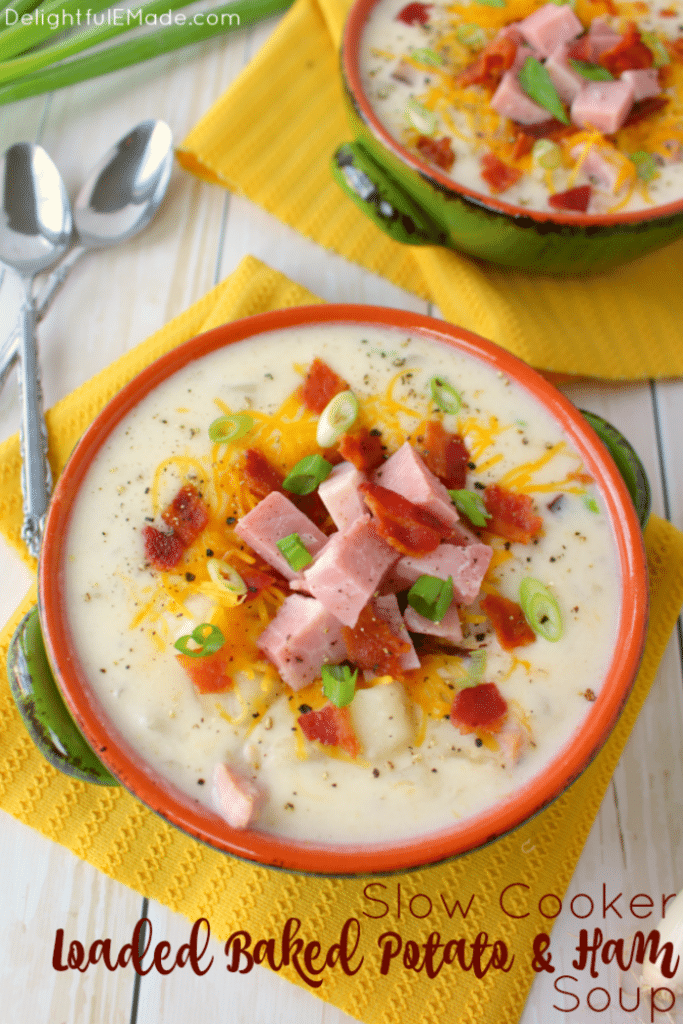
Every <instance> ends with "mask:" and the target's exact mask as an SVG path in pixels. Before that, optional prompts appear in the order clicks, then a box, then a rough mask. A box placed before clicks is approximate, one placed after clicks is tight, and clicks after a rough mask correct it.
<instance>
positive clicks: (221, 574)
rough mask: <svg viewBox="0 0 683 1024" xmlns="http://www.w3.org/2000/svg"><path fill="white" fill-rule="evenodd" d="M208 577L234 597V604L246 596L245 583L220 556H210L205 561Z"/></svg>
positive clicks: (240, 601) (239, 602)
mask: <svg viewBox="0 0 683 1024" xmlns="http://www.w3.org/2000/svg"><path fill="white" fill-rule="evenodd" d="M206 568H207V570H208V573H209V578H210V579H211V581H212V582H213V583H215V584H216V585H217V586H219V587H221V589H222V590H225V591H226V592H227V594H228V595H230V596H231V597H233V598H234V603H235V604H241V603H242V602H243V601H244V600H245V599H246V596H247V585H246V583H245V582H244V580H243V579H242V577H241V576H240V574H239V573H238V572H237V570H236V569H233V567H232V566H231V565H228V563H227V562H224V561H223V559H222V558H210V559H209V560H208V562H207V563H206Z"/></svg>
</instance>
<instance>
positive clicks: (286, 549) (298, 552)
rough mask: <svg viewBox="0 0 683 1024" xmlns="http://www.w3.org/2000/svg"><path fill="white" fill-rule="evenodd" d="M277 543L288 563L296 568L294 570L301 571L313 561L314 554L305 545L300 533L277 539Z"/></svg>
mask: <svg viewBox="0 0 683 1024" xmlns="http://www.w3.org/2000/svg"><path fill="white" fill-rule="evenodd" d="M275 544H276V546H277V548H278V549H279V550H280V551H281V552H282V554H283V555H284V557H285V559H286V560H287V565H288V566H289V567H290V569H294V572H299V570H300V569H304V568H305V567H306V566H307V565H310V564H311V562H312V561H313V556H312V555H311V553H310V551H307V550H306V548H305V547H304V545H303V542H302V540H301V537H300V536H299V534H298V533H290V534H289V536H288V537H283V538H282V540H277V541H275Z"/></svg>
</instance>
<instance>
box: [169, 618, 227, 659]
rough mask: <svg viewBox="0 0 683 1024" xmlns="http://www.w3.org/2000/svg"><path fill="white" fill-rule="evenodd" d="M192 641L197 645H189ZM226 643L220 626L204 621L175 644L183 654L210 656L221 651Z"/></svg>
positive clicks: (189, 656) (199, 656) (192, 656)
mask: <svg viewBox="0 0 683 1024" xmlns="http://www.w3.org/2000/svg"><path fill="white" fill-rule="evenodd" d="M207 630H208V632H207ZM190 642H192V643H194V644H196V645H197V646H196V647H189V646H188V644H189V643H190ZM224 643H225V637H224V636H223V634H222V633H221V631H220V629H219V628H218V626H212V625H211V623H210V622H202V624H201V625H200V626H197V628H196V629H193V630H192V632H191V633H188V634H187V635H186V636H181V637H179V639H178V640H176V642H175V643H174V644H173V646H174V647H175V649H176V650H177V651H180V653H181V654H186V655H187V657H188V658H208V656H209V655H210V654H215V653H216V651H220V649H221V647H222V646H223V644H224Z"/></svg>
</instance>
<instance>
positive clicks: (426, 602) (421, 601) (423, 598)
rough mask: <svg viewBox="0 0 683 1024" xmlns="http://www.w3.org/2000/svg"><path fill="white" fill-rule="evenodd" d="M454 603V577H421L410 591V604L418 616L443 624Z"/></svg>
mask: <svg viewBox="0 0 683 1024" xmlns="http://www.w3.org/2000/svg"><path fill="white" fill-rule="evenodd" d="M452 601H453V577H452V576H449V577H448V579H447V580H440V579H439V577H438V576H420V578H419V579H418V580H416V581H415V583H413V585H412V587H411V588H410V590H409V591H408V604H409V605H410V607H411V608H414V609H415V611H416V612H417V613H418V615H422V616H423V617H424V618H425V619H429V620H430V621H431V622H441V620H442V618H443V617H444V615H445V614H446V612H447V611H448V609H449V608H450V606H451V602H452Z"/></svg>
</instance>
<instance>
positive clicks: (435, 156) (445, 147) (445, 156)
mask: <svg viewBox="0 0 683 1024" xmlns="http://www.w3.org/2000/svg"><path fill="white" fill-rule="evenodd" d="M416 146H417V148H418V149H419V151H420V153H422V156H423V157H424V158H425V160H429V162H430V164H435V165H436V167H441V169H442V170H444V171H450V169H451V167H452V166H453V164H454V162H455V153H454V152H453V150H452V148H451V140H450V139H449V138H448V136H446V135H444V137H443V138H442V139H431V138H430V137H429V136H428V135H420V136H419V137H418V140H417V142H416Z"/></svg>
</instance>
